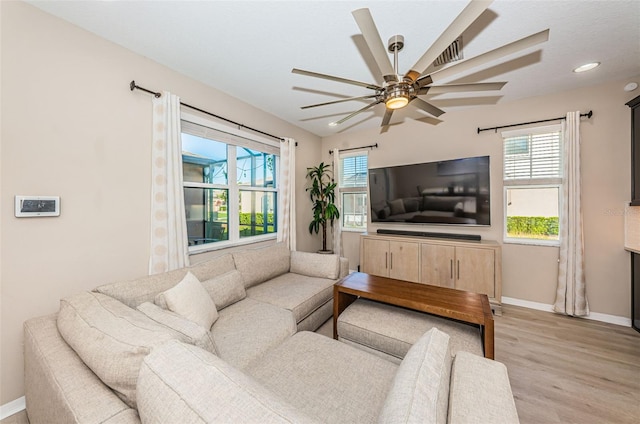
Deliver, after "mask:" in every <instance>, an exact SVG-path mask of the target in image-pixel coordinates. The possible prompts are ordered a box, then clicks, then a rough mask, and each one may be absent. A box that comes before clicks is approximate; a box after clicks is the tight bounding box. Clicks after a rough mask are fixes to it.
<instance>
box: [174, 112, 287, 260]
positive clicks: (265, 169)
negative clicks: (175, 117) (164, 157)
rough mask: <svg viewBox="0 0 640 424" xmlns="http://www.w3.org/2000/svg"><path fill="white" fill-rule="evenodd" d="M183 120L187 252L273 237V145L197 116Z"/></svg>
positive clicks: (275, 145) (275, 149) (275, 150)
mask: <svg viewBox="0 0 640 424" xmlns="http://www.w3.org/2000/svg"><path fill="white" fill-rule="evenodd" d="M183 118H184V119H183V120H182V167H183V186H184V203H185V212H186V219H187V235H188V239H189V251H190V252H194V251H201V250H208V249H211V248H212V247H214V246H215V247H223V246H229V245H233V244H241V243H246V242H253V241H259V240H261V239H264V238H273V236H274V235H275V233H276V231H277V228H276V223H277V196H278V190H277V181H276V176H277V167H278V165H279V156H278V154H279V145H278V143H266V142H265V143H263V142H258V141H255V140H250V139H247V138H244V137H241V136H239V135H234V134H232V133H230V132H226V130H225V131H223V130H222V129H215V128H213V125H211V123H209V122H208V121H203V120H202V119H200V118H195V117H190V118H189V120H187V118H185V117H184V116H183ZM191 120H193V121H197V123H195V122H191ZM215 247H214V248H215Z"/></svg>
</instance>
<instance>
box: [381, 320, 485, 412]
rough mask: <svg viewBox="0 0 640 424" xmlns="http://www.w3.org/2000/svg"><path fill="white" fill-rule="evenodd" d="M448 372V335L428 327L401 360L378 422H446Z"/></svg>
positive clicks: (449, 359)
mask: <svg viewBox="0 0 640 424" xmlns="http://www.w3.org/2000/svg"><path fill="white" fill-rule="evenodd" d="M450 374H451V354H450V353H449V336H448V335H447V334H445V333H443V332H442V331H439V330H438V329H436V328H434V329H432V330H429V331H428V332H426V333H425V334H424V335H423V336H422V337H421V338H420V340H418V341H417V342H416V344H415V345H413V346H412V347H411V349H409V352H408V353H407V355H406V356H405V357H404V359H403V360H402V363H401V364H400V367H399V368H398V372H397V374H396V376H395V378H394V380H393V386H392V387H391V390H390V391H389V395H388V396H387V399H386V401H385V404H384V408H383V410H382V413H381V414H380V417H379V420H378V422H379V423H394V424H396V423H425V424H445V423H446V422H447V412H448V411H447V409H448V403H449V377H450ZM477 422H491V421H477Z"/></svg>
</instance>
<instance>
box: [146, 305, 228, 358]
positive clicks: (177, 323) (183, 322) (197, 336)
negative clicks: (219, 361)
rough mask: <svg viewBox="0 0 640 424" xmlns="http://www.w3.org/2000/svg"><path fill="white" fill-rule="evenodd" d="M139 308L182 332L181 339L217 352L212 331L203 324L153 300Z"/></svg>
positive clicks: (153, 318)
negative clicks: (162, 306) (165, 307)
mask: <svg viewBox="0 0 640 424" xmlns="http://www.w3.org/2000/svg"><path fill="white" fill-rule="evenodd" d="M137 309H138V310H139V311H140V312H142V313H143V314H145V315H146V316H148V317H149V318H150V319H152V320H154V321H155V322H157V323H158V324H161V325H164V326H166V327H168V328H170V329H171V330H173V331H176V332H178V333H180V334H182V335H183V337H182V338H181V340H183V341H186V342H187V343H190V344H192V345H195V346H198V347H200V348H202V349H204V350H207V351H209V352H211V353H216V348H215V344H214V343H213V338H212V337H211V332H210V331H209V330H207V329H206V328H204V327H203V326H201V325H199V324H196V323H195V322H193V321H191V320H189V319H186V318H184V317H183V316H180V315H178V314H176V313H175V312H171V311H169V310H167V309H163V308H161V307H160V306H158V305H156V304H154V303H151V302H144V303H143V304H142V305H140V306H138V308H137Z"/></svg>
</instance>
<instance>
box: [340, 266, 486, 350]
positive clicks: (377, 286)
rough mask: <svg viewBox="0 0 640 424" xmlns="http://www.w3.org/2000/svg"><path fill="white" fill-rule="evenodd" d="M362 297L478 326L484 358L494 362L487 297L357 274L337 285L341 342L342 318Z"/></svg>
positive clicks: (349, 276)
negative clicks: (344, 312)
mask: <svg viewBox="0 0 640 424" xmlns="http://www.w3.org/2000/svg"><path fill="white" fill-rule="evenodd" d="M358 297H362V298H364V299H371V300H375V301H378V302H384V303H388V304H391V305H395V306H401V307H404V308H409V309H413V310H416V311H421V312H426V313H428V314H432V315H438V316H441V317H447V318H453V319H456V320H458V321H462V322H466V323H471V324H478V325H480V328H481V331H482V344H483V346H484V356H485V357H486V358H489V359H494V345H493V315H492V313H491V306H490V304H489V298H488V297H487V295H486V294H479V293H472V292H466V291H463V290H455V289H450V288H447V287H437V286H431V285H427V284H419V283H410V282H408V281H402V280H395V279H393V278H387V277H379V276H376V275H369V274H364V273H362V272H354V273H352V274H349V275H347V276H346V277H344V278H343V279H342V280H340V281H338V282H337V283H336V284H335V285H334V286H333V338H334V339H336V340H337V339H338V316H339V315H340V314H341V313H342V312H343V311H344V310H345V309H346V308H347V306H349V305H350V304H351V303H352V302H353V301H355V300H356V299H357V298H358Z"/></svg>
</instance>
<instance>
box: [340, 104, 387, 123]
mask: <svg viewBox="0 0 640 424" xmlns="http://www.w3.org/2000/svg"><path fill="white" fill-rule="evenodd" d="M381 102H382V100H379V101H377V102H373V103H369V104H368V105H366V106H365V107H363V108H362V109H358V110H356V111H355V112H351V113H350V114H349V115H347V116H345V117H344V118H342V119H341V120H339V121H336V122H335V124H336V125H340V124H342V123H343V122H344V121H346V120H347V119H351V118H353V117H354V116H356V115H357V114H359V113H362V112H364V111H365V110H367V109H371V108H372V107H374V106H375V105H377V104H378V103H381Z"/></svg>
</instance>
